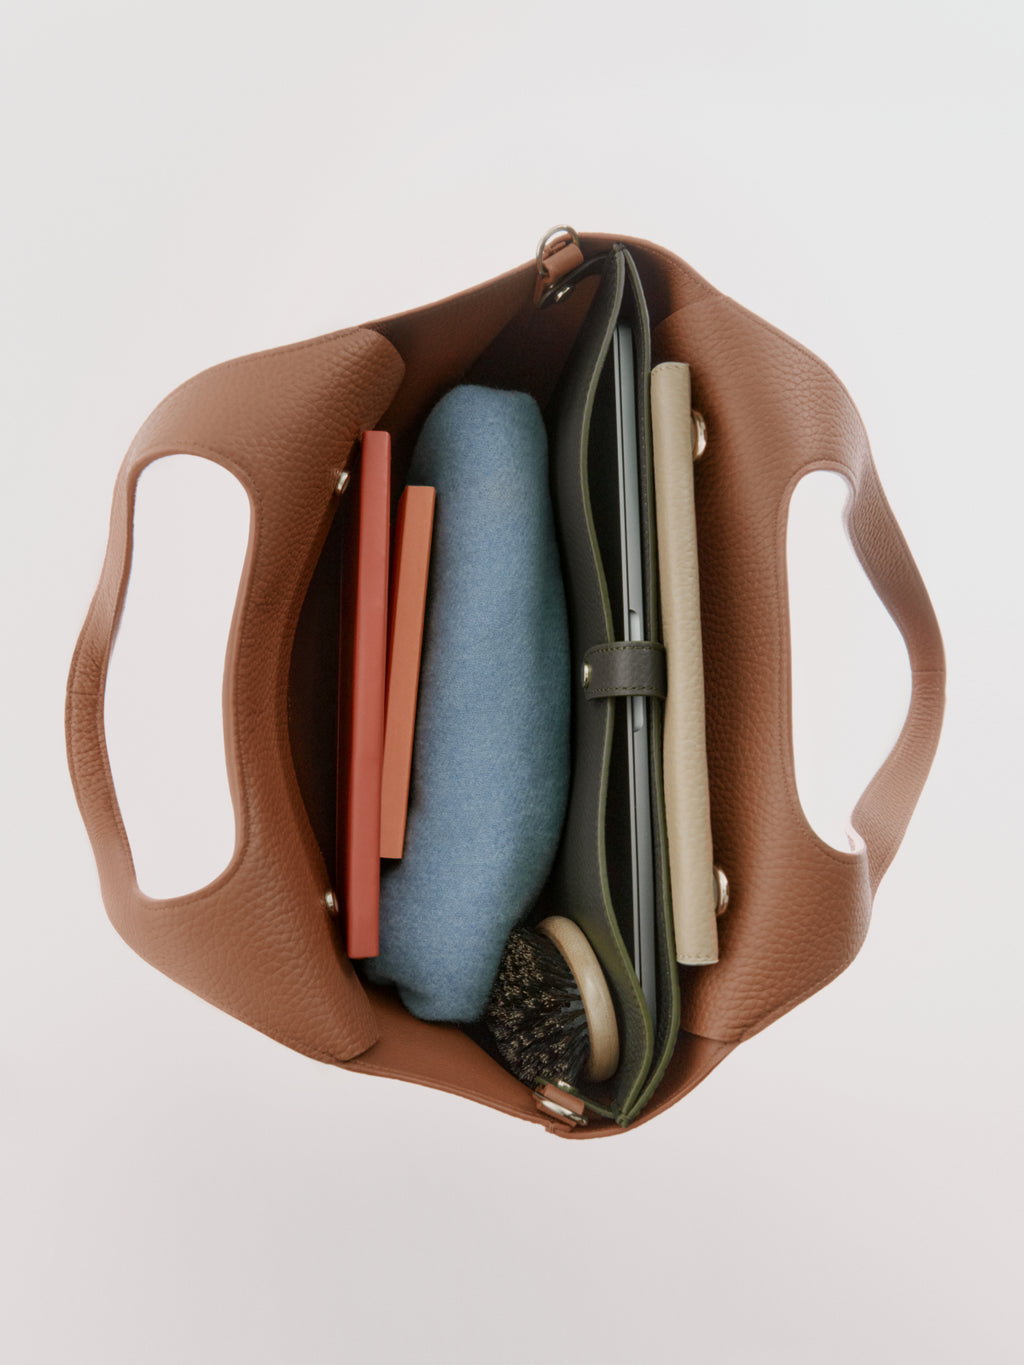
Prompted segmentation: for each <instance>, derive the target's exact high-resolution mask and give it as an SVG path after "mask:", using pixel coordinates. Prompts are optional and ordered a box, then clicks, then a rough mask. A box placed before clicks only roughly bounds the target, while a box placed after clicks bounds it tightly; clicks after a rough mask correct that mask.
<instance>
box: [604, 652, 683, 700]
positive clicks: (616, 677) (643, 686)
mask: <svg viewBox="0 0 1024 1365" xmlns="http://www.w3.org/2000/svg"><path fill="white" fill-rule="evenodd" d="M583 669H584V674H583V676H584V682H583V690H584V692H585V693H586V694H587V700H588V701H596V700H597V699H598V698H599V697H659V698H661V700H662V701H664V699H665V693H666V692H667V690H668V674H667V669H666V664H665V646H664V645H661V644H655V643H654V642H653V641H651V640H616V641H615V642H614V643H613V644H610V645H592V646H591V647H590V649H588V650H587V652H586V654H584V656H583Z"/></svg>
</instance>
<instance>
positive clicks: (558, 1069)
mask: <svg viewBox="0 0 1024 1365" xmlns="http://www.w3.org/2000/svg"><path fill="white" fill-rule="evenodd" d="M481 1022H482V1023H483V1024H484V1025H485V1027H486V1028H487V1029H488V1031H489V1032H490V1034H491V1036H492V1038H493V1039H494V1044H495V1047H496V1049H497V1052H498V1055H499V1056H500V1057H501V1060H502V1061H503V1062H504V1064H505V1065H506V1066H507V1067H508V1069H509V1071H511V1072H512V1074H513V1076H515V1077H516V1078H517V1079H518V1080H520V1081H523V1082H524V1084H526V1085H529V1086H533V1085H536V1083H537V1081H538V1080H541V1079H543V1080H547V1081H566V1082H568V1084H569V1085H572V1086H575V1085H576V1084H577V1082H578V1081H579V1080H580V1079H581V1078H582V1079H583V1080H585V1081H591V1082H594V1081H604V1080H607V1079H608V1077H609V1076H611V1075H613V1074H614V1072H615V1069H616V1067H617V1066H618V1064H619V1030H618V1025H617V1024H616V1022H615V1007H614V1005H613V1004H612V997H611V992H610V991H609V990H608V983H607V981H606V980H605V976H604V972H603V971H602V970H601V964H600V963H599V962H598V960H597V957H596V955H595V953H594V950H593V948H591V946H590V943H589V942H588V940H587V937H586V935H585V934H584V932H583V930H582V929H581V928H580V927H579V925H578V924H575V923H574V922H573V921H572V920H570V919H566V918H565V917H564V916H562V915H550V916H549V917H548V918H547V919H543V920H541V922H540V923H539V924H538V925H537V927H536V929H515V930H513V932H512V934H511V935H510V937H509V940H508V943H507V944H506V946H505V952H504V955H503V957H502V959H501V966H500V967H499V968H498V975H497V978H496V979H495V982H494V986H493V987H492V989H491V995H490V999H489V1000H488V1002H487V1008H486V1009H485V1011H484V1014H483V1018H482V1020H481Z"/></svg>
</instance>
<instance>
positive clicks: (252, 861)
mask: <svg viewBox="0 0 1024 1365" xmlns="http://www.w3.org/2000/svg"><path fill="white" fill-rule="evenodd" d="M403 372H404V365H403V362H402V360H401V357H400V356H399V355H398V353H397V351H396V350H395V349H394V347H393V346H392V345H391V343H390V342H389V341H387V340H386V339H385V338H384V337H382V336H381V335H379V334H378V333H377V332H375V331H371V330H367V329H349V330H346V331H343V332H336V333H332V334H330V335H328V336H324V337H319V338H317V339H316V340H314V341H310V342H303V343H299V344H298V345H294V346H285V347H280V348H278V349H276V350H272V351H264V352H260V353H258V354H255V355H250V356H244V357H242V358H241V359H239V360H234V361H230V362H228V363H227V364H224V365H218V366H215V367H214V368H213V369H210V370H206V371H204V372H203V373H202V374H199V375H197V376H195V378H193V379H190V380H189V381H188V382H187V383H185V384H183V385H182V386H181V387H180V388H178V389H176V390H175V391H174V392H173V393H172V394H170V395H169V396H168V397H167V398H166V399H164V401H163V402H162V403H161V404H160V405H159V406H158V407H157V408H156V409H155V411H154V412H153V413H152V414H151V416H150V417H149V418H148V419H147V421H146V422H145V423H144V425H143V426H142V428H141V430H140V431H139V433H138V435H137V436H136V438H135V440H134V441H133V442H132V445H131V447H130V449H129V451H128V454H127V456H126V458H125V460H124V463H123V464H122V467H121V470H120V473H119V476H118V479H117V484H116V487H115V491H114V502H113V511H112V515H111V523H110V538H109V543H108V546H107V554H106V559H105V562H104V565H103V570H102V574H101V577H100V583H99V587H98V588H97V590H96V594H95V596H94V598H93V601H92V605H91V607H90V609H89V613H88V616H87V618H86V622H85V625H84V627H83V629H82V632H81V636H80V638H79V641H78V646H77V648H76V650H75V654H74V658H73V660H72V663H71V670H70V676H69V679H68V693H67V710H66V731H67V746H68V762H69V767H70V770H71V776H72V781H73V783H74V787H75V793H76V796H77V798H78V803H79V806H80V808H81V811H82V816H83V819H84V821H85V825H86V829H87V830H88V833H89V837H90V839H91V841H92V845H93V851H94V853H95V856H96V863H97V867H98V869H99V875H100V885H101V889H102V893H103V899H104V903H105V904H106V907H107V911H108V913H109V915H110V918H111V920H112V921H113V923H114V925H115V927H116V928H117V930H118V932H119V933H120V934H121V935H122V936H123V937H124V938H125V939H126V940H127V941H128V943H130V944H131V946H132V947H133V948H134V949H135V950H136V951H137V952H138V953H140V954H141V955H142V956H143V957H145V958H146V959H147V960H148V961H150V962H151V963H152V964H153V965H154V966H156V967H158V968H159V969H160V970H161V971H164V972H166V973H167V975H169V976H171V977H173V978H174V979H175V980H177V981H179V982H181V984H182V985H184V986H187V987H188V988H189V989H190V990H193V991H195V992H196V993H197V994H198V995H201V996H203V997H204V998H205V999H207V1000H209V1001H211V1002H212V1003H213V1004H215V1005H218V1006H219V1007H220V1008H221V1009H224V1010H226V1011H228V1012H229V1013H231V1014H234V1015H236V1016H237V1017H239V1018H242V1019H244V1020H246V1022H248V1023H252V1024H254V1025H256V1026H257V1027H259V1028H262V1029H263V1030H264V1031H265V1032H266V1033H268V1034H270V1035H271V1036H272V1037H275V1038H278V1039H279V1040H280V1041H282V1042H284V1043H287V1044H289V1045H290V1046H291V1047H294V1048H297V1049H298V1050H300V1051H303V1052H306V1053H308V1054H309V1055H311V1056H316V1057H321V1058H324V1059H325V1060H335V1061H338V1060H343V1059H346V1058H350V1057H352V1056H354V1055H356V1054H358V1053H359V1052H361V1051H363V1050H364V1049H365V1048H366V1047H368V1046H369V1045H370V1044H371V1043H372V1042H373V1041H374V1040H375V1038H376V1036H377V1028H376V1024H375V1021H374V1017H373V1013H372V1010H371V1008H370V1006H369V1003H368V1002H367V1000H366V997H365V994H364V992H363V990H362V987H361V986H360V984H359V982H358V980H357V978H356V976H355V974H354V972H353V970H352V968H351V965H350V964H349V962H348V959H347V958H346V957H345V955H344V953H343V952H342V951H341V950H340V947H339V944H338V942H337V935H336V933H335V931H334V926H333V924H332V922H331V916H330V914H329V910H328V908H327V905H326V904H325V893H326V892H327V890H328V888H329V884H330V883H329V878H328V875H327V871H326V868H325V867H324V863H323V858H322V856H321V854H320V851H319V848H318V846H317V845H316V842H315V840H314V837H313V834H312V831H311V828H310V825H309V820H308V817H307V815H306V811H305V808H304V806H303V803H302V798H301V795H300V793H299V789H298V784H297V782H296V779H295V774H294V770H293V767H292V763H291V755H290V749H289V742H288V715H287V700H288V698H287V691H288V672H289V664H290V656H291V648H292V641H293V639H294V634H295V627H296V624H297V621H298V616H299V610H300V608H301V605H302V601H303V597H304V594H305V591H306V588H307V586H308V583H309V579H310V576H311V574H312V571H313V568H314V566H315V564H316V560H317V557H318V555H319V552H320V549H321V548H322V545H323V542H324V539H325V537H326V534H327V530H328V528H329V526H330V522H331V519H332V517H333V515H334V512H335V507H336V502H337V492H336V490H337V485H338V479H339V476H340V473H341V471H342V470H343V469H344V467H345V465H346V463H347V461H348V459H349V456H350V453H351V451H352V449H353V446H354V444H355V442H356V441H357V439H358V437H359V435H360V432H361V431H362V430H364V429H365V428H367V427H371V426H373V425H374V423H375V422H376V421H377V420H378V419H379V417H380V416H381V414H382V413H383V412H384V411H385V410H386V408H387V407H388V404H389V403H390V402H391V399H392V398H393V396H394V394H395V393H396V392H397V390H398V387H399V385H400V384H401V380H402V375H403ZM179 453H180V454H190V455H196V456H200V457H203V458H206V459H209V460H213V461H214V462H216V463H217V464H219V465H222V466H223V467H224V468H225V469H227V470H229V471H230V472H231V473H233V474H234V475H235V476H236V477H237V478H238V479H239V480H240V482H241V483H242V484H243V486H244V487H245V489H246V492H247V493H248V496H249V500H250V504H251V509H252V516H251V522H250V536H249V545H248V551H247V554H246V561H245V566H244V569H243V572H242V582H241V586H240V588H239V595H238V600H237V602H236V606H235V613H234V618H233V621H232V627H231V634H230V638H229V642H228V650H227V658H226V664H225V676H224V700H225V706H224V715H225V747H226V759H227V769H228V779H229V784H230V787H231V794H232V801H233V803H234V808H235V817H236V829H237V839H236V847H235V852H234V856H233V858H232V860H231V862H230V864H229V865H228V867H227V868H226V869H225V870H224V872H223V873H222V874H221V875H220V876H219V877H217V878H216V880H215V881H213V882H211V883H210V884H209V885H208V886H205V887H203V888H201V889H199V890H197V891H195V892H193V893H191V894H189V895H186V896H178V897H173V898H169V899H165V900H154V899H152V898H150V897H148V896H146V895H144V894H143V893H142V891H141V890H140V889H139V886H138V883H137V880H136V876H135V868H134V865H133V862H132V855H131V849H130V847H129V842H128V837H127V834H126V832H125V828H124V824H123V821H122V819H121V813H120V810H119V808H118V803H117V795H116V792H115V790H114V782H113V778H112V775H111V770H110V763H109V758H108V754H107V747H106V742H105V738H104V725H103V704H104V690H105V685H106V676H107V666H108V663H109V660H110V655H111V650H112V648H113V643H114V639H115V636H116V632H117V627H118V622H119V620H120V616H121V610H122V606H123V602H124V597H125V592H126V589H127V585H128V578H129V572H130V569H131V551H132V517H133V510H134V502H135V490H136V485H137V482H138V479H139V475H140V474H141V473H142V471H143V469H144V468H145V467H146V465H148V464H149V463H151V462H152V461H153V460H156V459H159V458H160V457H161V456H164V455H171V454H179Z"/></svg>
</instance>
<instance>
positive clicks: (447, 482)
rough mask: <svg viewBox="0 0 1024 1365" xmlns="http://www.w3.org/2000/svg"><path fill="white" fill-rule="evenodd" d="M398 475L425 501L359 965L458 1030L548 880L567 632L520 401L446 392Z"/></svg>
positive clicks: (415, 1007) (548, 515)
mask: <svg viewBox="0 0 1024 1365" xmlns="http://www.w3.org/2000/svg"><path fill="white" fill-rule="evenodd" d="M408 481H409V483H412V484H429V485H432V486H433V487H435V488H436V489H437V504H436V511H435V520H434V535H433V545H432V549H431V560H430V579H429V583H428V590H427V614H426V620H425V624H424V636H423V655H422V663H421V673H420V690H419V701H418V705H417V712H416V734H415V739H414V744H413V766H412V785H411V790H410V797H409V817H408V824H407V827H406V840H405V854H404V857H403V858H401V860H396V861H385V862H384V864H383V871H382V875H381V897H380V954H379V956H378V957H376V958H371V959H368V960H367V962H366V963H365V970H366V974H367V976H368V977H369V979H370V980H371V981H376V982H378V983H386V982H393V983H394V984H395V985H396V986H397V987H398V990H399V993H400V995H401V997H402V1001H403V1002H404V1004H405V1006H406V1008H407V1009H408V1010H409V1011H410V1012H411V1013H412V1014H415V1015H417V1016H419V1017H420V1018H421V1019H447V1020H462V1021H469V1020H472V1019H475V1018H477V1017H478V1016H479V1015H480V1013H481V1012H482V1010H483V1008H484V1005H485V1003H486V1001H487V996H488V994H489V992H490V988H491V985H492V983H493V981H494V977H495V975H496V974H497V970H498V964H499V962H500V960H501V955H502V951H503V949H504V946H505V941H506V939H507V938H508V935H509V933H510V931H511V930H512V929H513V928H514V926H515V925H516V924H517V923H518V922H519V921H520V920H521V919H522V918H523V917H524V916H525V915H526V913H527V912H528V911H529V909H530V908H531V906H532V905H533V904H534V902H535V901H536V899H537V897H538V895H539V894H540V891H541V888H542V887H543V885H544V883H545V881H546V880H547V878H548V874H549V872H550V870H551V865H552V863H553V861H554V857H555V852H556V850H557V847H558V842H559V839H560V837H561V831H562V822H563V820H564V817H565V808H566V802H567V800H568V793H569V775H570V774H569V761H570V760H569V744H570V737H569V632H568V621H567V616H566V606H565V592H564V587H563V584H562V574H561V567H560V564H559V556H558V545H557V542H556V538H555V524H554V512H553V509H552V506H551V498H550V493H549V487H548V458H547V433H546V431H545V428H544V421H543V418H542V417H541V413H540V409H539V408H538V406H537V403H536V400H535V399H534V398H532V397H531V396H530V395H529V394H526V393H513V392H507V391H504V390H499V389H489V388H483V387H480V386H479V385H474V384H467V385H462V386H460V387H458V388H455V389H452V390H450V391H449V392H448V393H447V394H446V395H445V396H444V397H443V398H442V399H441V400H440V401H439V402H438V404H437V405H436V406H435V407H434V409H433V410H432V411H431V413H430V415H429V416H428V418H427V420H426V422H425V424H424V426H423V430H422V431H421V433H420V436H419V440H418V441H417V444H416V450H415V452H414V455H413V459H412V463H411V465H410V468H409V479H408Z"/></svg>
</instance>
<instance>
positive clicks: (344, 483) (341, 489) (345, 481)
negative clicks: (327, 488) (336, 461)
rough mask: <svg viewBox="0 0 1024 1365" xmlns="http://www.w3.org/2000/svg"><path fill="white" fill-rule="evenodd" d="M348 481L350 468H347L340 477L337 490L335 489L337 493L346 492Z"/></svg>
mask: <svg viewBox="0 0 1024 1365" xmlns="http://www.w3.org/2000/svg"><path fill="white" fill-rule="evenodd" d="M348 481H349V472H348V470H347V469H346V470H345V472H344V473H343V474H342V475H341V476H340V477H339V479H338V483H337V486H336V488H335V490H334V491H335V493H344V491H345V489H346V488H347V487H348Z"/></svg>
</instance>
